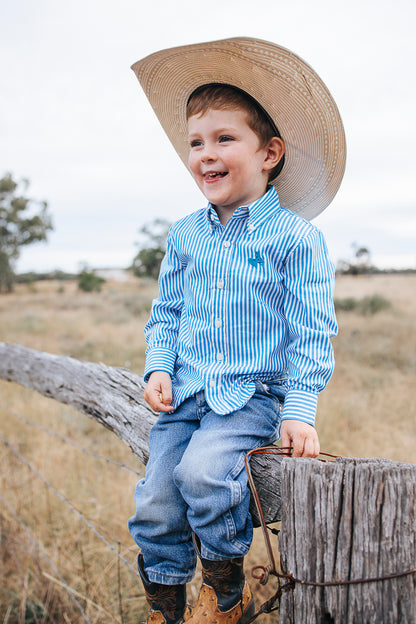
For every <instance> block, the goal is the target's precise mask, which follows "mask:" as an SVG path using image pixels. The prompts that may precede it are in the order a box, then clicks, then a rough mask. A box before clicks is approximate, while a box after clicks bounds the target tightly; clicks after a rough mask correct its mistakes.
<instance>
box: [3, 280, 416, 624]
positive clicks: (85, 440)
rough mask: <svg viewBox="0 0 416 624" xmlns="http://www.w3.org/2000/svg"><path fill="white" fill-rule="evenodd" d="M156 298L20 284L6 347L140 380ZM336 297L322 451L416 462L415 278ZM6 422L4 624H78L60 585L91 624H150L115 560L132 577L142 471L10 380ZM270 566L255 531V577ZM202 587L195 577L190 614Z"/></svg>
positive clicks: (126, 289) (117, 445)
mask: <svg viewBox="0 0 416 624" xmlns="http://www.w3.org/2000/svg"><path fill="white" fill-rule="evenodd" d="M155 292H156V287H155V284H153V283H151V282H148V283H146V282H139V281H138V280H132V281H131V282H127V283H110V282H108V283H106V284H105V285H104V288H103V291H102V292H101V293H94V294H92V293H91V294H90V293H82V292H79V291H78V290H77V286H76V284H75V283H61V282H37V283H35V284H32V285H31V286H30V287H28V286H24V285H21V286H19V287H18V288H16V291H15V293H13V294H10V295H3V296H0V341H3V342H9V343H19V344H22V345H24V346H27V347H31V348H34V349H38V350H41V351H46V352H50V353H57V354H63V355H71V356H73V357H75V358H78V359H82V360H90V361H102V362H105V363H106V364H108V365H112V366H123V367H126V368H129V369H130V370H132V371H134V372H136V373H141V372H142V370H143V363H144V340H143V325H144V323H145V321H146V319H147V317H148V313H149V309H150V301H151V299H152V297H153V296H154V294H155ZM335 296H336V298H337V301H338V304H339V307H340V311H339V312H338V320H339V326H340V331H339V335H338V336H337V337H336V338H335V339H334V348H335V356H336V370H335V373H334V375H333V378H332V380H331V381H330V383H329V385H328V388H327V389H326V390H325V391H324V392H323V393H322V395H321V397H320V401H319V406H318V422H317V427H318V431H319V433H320V438H321V447H322V450H324V451H327V452H331V453H334V454H340V455H347V456H357V457H374V456H379V457H386V458H391V459H395V460H399V461H406V462H412V463H416V391H415V388H414V380H415V371H416V331H415V328H414V317H415V310H416V276H415V275H374V276H358V277H347V276H343V277H340V278H338V279H337V284H336V293H335ZM369 300H370V301H372V302H374V301H376V302H377V301H382V302H384V303H386V302H387V303H388V304H389V305H388V306H387V305H386V306H385V307H383V306H376V307H375V309H376V310H378V311H377V312H374V310H373V309H372V308H371V305H370V306H368V305H362V304H363V302H364V303H365V302H367V303H368V301H369ZM24 419H26V421H25V420H24ZM0 421H1V424H0V434H1V439H2V443H1V444H0V475H1V476H0V479H1V489H0V497H1V498H0V509H1V513H0V557H1V559H0V623H3V624H6V623H8V624H15V623H16V624H17V623H19V624H20V623H25V624H30V623H32V622H33V623H35V622H42V623H45V624H46V623H52V622H53V623H58V624H60V623H61V622H62V623H68V622H71V623H73V624H75V623H78V622H84V621H85V619H84V618H83V616H81V614H80V611H79V609H78V607H77V606H76V605H75V603H74V601H73V600H71V598H70V597H69V595H68V591H67V589H66V588H65V586H64V585H65V584H67V585H68V586H69V587H70V588H71V589H72V591H73V592H74V596H75V598H76V599H77V600H78V602H79V604H80V605H81V606H82V609H83V610H84V612H85V614H86V615H87V617H88V618H89V620H90V621H91V622H93V623H97V624H104V623H105V624H106V623H109V622H121V623H122V624H133V623H137V622H140V621H143V620H144V619H145V613H146V611H147V607H146V604H145V601H144V598H143V594H142V590H141V587H140V584H139V583H138V581H137V578H136V576H135V574H134V572H133V571H132V570H131V569H129V568H128V567H127V566H126V565H125V564H124V563H122V562H120V559H119V558H118V557H117V555H116V554H115V553H119V554H120V555H121V556H122V557H124V558H125V559H126V560H127V561H128V562H129V563H130V565H131V566H132V567H133V568H134V567H135V557H136V548H135V545H134V544H133V543H132V541H131V538H130V536H129V534H128V531H127V526H126V523H127V519H128V517H129V516H130V515H131V514H132V513H133V511H134V507H133V491H134V486H135V483H136V481H137V478H138V477H137V474H135V473H134V472H132V470H136V471H141V470H142V466H141V465H140V463H139V462H138V461H137V460H136V459H135V458H134V457H133V456H132V454H131V452H130V450H129V449H128V448H127V447H125V446H124V445H123V444H122V443H121V442H120V441H119V440H118V439H117V438H115V437H114V435H113V434H111V433H110V432H108V431H107V430H105V429H104V428H103V427H101V426H100V425H99V424H97V423H95V422H94V421H91V420H89V419H88V418H87V417H86V416H83V415H81V414H79V413H77V412H75V411H74V410H72V409H70V408H68V407H66V406H64V405H61V404H59V403H57V402H55V401H53V400H50V399H46V398H43V397H41V396H39V395H37V394H36V393H33V392H31V391H29V390H26V389H24V388H21V387H19V386H17V385H15V384H10V383H6V382H3V381H0ZM28 421H29V422H28ZM39 426H42V427H44V428H46V429H48V430H49V431H52V432H54V433H55V435H52V434H51V433H48V432H46V431H45V430H42V429H40V428H39ZM56 434H58V435H59V436H62V437H63V438H65V439H66V440H68V439H70V440H71V441H73V442H75V443H76V444H78V445H79V446H80V447H82V448H83V449H84V450H80V449H79V448H77V447H75V446H73V445H72V444H69V443H68V442H67V441H64V440H62V439H61V438H58V437H57V435H56ZM6 441H7V445H6V443H5V442H6ZM85 450H88V451H90V452H93V453H96V454H100V455H103V456H105V457H106V458H109V459H111V460H113V461H115V462H119V463H122V464H124V465H125V467H120V466H116V465H114V464H112V463H109V462H108V461H105V460H102V459H99V458H98V457H97V456H94V455H91V454H88V453H86V452H85ZM25 462H26V463H25ZM28 464H29V465H28ZM62 499H64V500H62ZM80 514H82V516H81V515H80ZM91 527H94V528H95V529H96V531H97V532H98V533H99V536H97V534H96V533H94V532H93V530H92V529H91ZM104 540H105V541H104ZM110 546H111V547H112V548H113V550H111V548H110ZM114 551H115V552H114ZM266 562H267V559H266V555H265V551H264V547H263V544H262V536H261V534H260V533H259V532H258V531H256V536H255V541H254V544H253V547H252V549H251V551H250V554H249V556H248V558H247V569H248V570H249V568H250V567H251V566H253V565H256V564H258V563H266ZM51 564H52V565H51ZM198 583H199V576H198V577H197V579H196V581H195V582H194V583H193V584H192V585H191V586H190V588H189V593H190V599H191V601H192V600H193V599H195V597H196V595H197V591H198ZM250 583H251V584H252V587H253V589H254V591H255V593H256V595H257V596H258V602H260V601H261V599H262V598H266V597H268V596H270V595H271V593H272V592H273V585H272V584H271V583H269V585H268V586H266V588H263V587H260V586H259V585H258V584H257V583H256V582H255V581H250ZM258 621H259V622H264V623H269V622H270V623H271V622H276V621H277V617H276V615H274V616H263V617H262V618H259V620H258Z"/></svg>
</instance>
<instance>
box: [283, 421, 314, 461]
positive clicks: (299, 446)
mask: <svg viewBox="0 0 416 624" xmlns="http://www.w3.org/2000/svg"><path fill="white" fill-rule="evenodd" d="M280 438H281V441H282V447H291V446H292V444H293V454H292V457H317V456H318V455H319V451H320V446H319V438H318V434H317V432H316V429H314V427H312V425H308V424H306V423H304V422H301V421H300V420H290V419H288V420H283V421H282V426H281V430H280Z"/></svg>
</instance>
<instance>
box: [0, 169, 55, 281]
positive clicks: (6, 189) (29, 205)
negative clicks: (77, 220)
mask: <svg viewBox="0 0 416 624" xmlns="http://www.w3.org/2000/svg"><path fill="white" fill-rule="evenodd" d="M28 186H29V182H28V180H21V181H20V182H17V181H15V180H14V179H13V177H12V175H11V174H10V173H7V174H6V175H4V176H3V177H2V178H0V292H2V291H4V292H11V290H12V289H13V284H14V277H15V275H14V264H15V262H16V260H17V259H18V258H19V255H20V248H21V247H23V246H24V245H30V244H31V243H35V242H37V241H44V240H46V238H47V233H48V231H49V230H52V229H53V227H52V222H51V218H50V216H49V214H48V211H47V203H46V202H44V201H42V202H38V201H35V200H33V199H29V198H28V197H24V196H23V195H22V194H21V193H20V188H19V187H22V190H23V191H24V192H26V190H27V188H28Z"/></svg>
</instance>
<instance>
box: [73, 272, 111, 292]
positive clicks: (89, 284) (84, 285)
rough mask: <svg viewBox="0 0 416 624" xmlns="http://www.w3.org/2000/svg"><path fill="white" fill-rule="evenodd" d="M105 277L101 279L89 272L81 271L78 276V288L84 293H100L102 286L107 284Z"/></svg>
mask: <svg viewBox="0 0 416 624" xmlns="http://www.w3.org/2000/svg"><path fill="white" fill-rule="evenodd" d="M105 281H106V280H105V279H104V278H103V277H99V276H98V275H95V274H94V273H90V272H89V271H81V273H80V274H79V276H78V288H79V289H80V290H83V291H84V292H93V291H96V292H100V291H101V288H102V285H103V284H104V283H105Z"/></svg>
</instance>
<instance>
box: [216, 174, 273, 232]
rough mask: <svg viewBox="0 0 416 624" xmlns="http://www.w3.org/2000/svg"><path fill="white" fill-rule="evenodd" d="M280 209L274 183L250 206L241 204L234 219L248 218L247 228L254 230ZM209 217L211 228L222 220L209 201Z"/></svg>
mask: <svg viewBox="0 0 416 624" xmlns="http://www.w3.org/2000/svg"><path fill="white" fill-rule="evenodd" d="M279 209H280V201H279V195H278V194H277V191H276V189H275V187H274V186H273V185H269V187H268V188H267V191H266V193H265V194H264V195H263V196H262V197H260V198H259V199H257V200H256V201H255V202H253V203H252V204H249V205H248V206H240V207H239V208H237V210H236V211H235V212H234V214H233V216H232V217H231V218H232V219H241V218H246V219H247V229H248V230H249V231H254V230H255V229H257V228H258V227H259V225H261V223H262V222H263V221H265V220H266V219H270V218H271V216H272V215H273V214H274V213H276V212H277V211H278V210H279ZM206 214H207V219H208V223H209V224H210V226H211V229H212V228H213V227H214V225H220V220H219V218H218V214H217V211H216V210H215V208H214V207H213V205H212V204H211V202H209V203H208V206H207V212H206Z"/></svg>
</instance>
